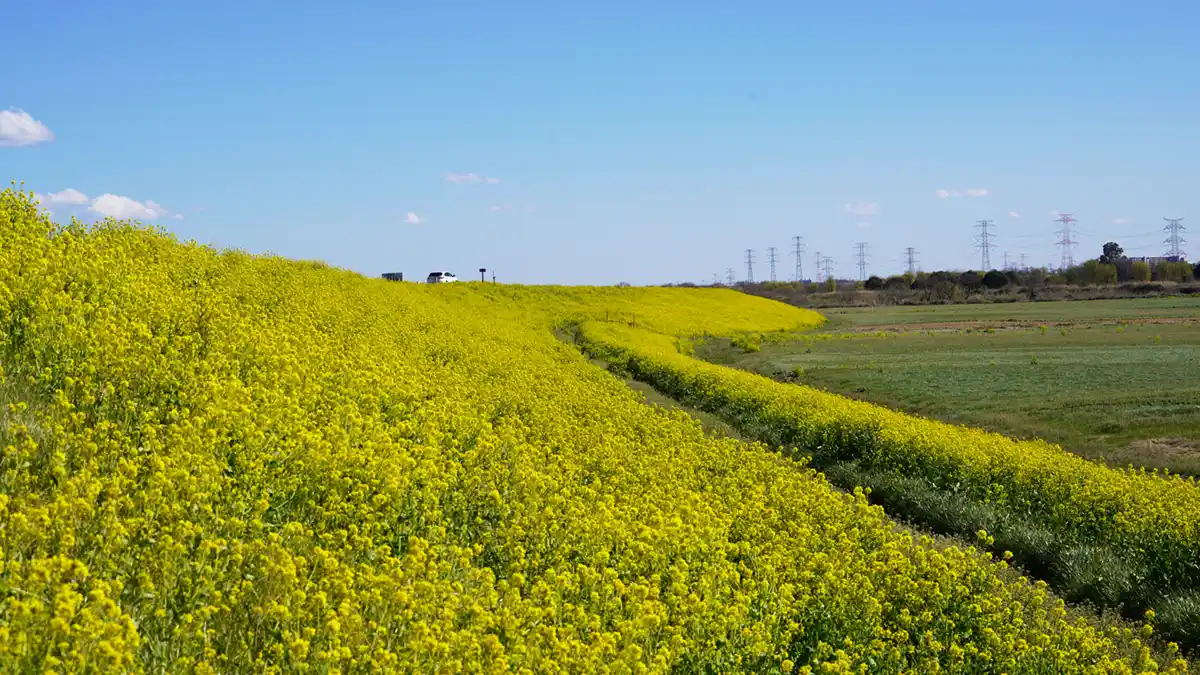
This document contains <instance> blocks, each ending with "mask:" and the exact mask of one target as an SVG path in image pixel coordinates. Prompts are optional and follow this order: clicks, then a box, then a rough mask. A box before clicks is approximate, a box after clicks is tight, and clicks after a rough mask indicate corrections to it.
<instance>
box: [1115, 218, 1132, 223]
mask: <svg viewBox="0 0 1200 675" xmlns="http://www.w3.org/2000/svg"><path fill="white" fill-rule="evenodd" d="M1128 224H1129V221H1128V220H1127V219H1125V218H1114V219H1113V225H1128Z"/></svg>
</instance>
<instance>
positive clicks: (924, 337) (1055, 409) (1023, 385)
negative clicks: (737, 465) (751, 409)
mask: <svg viewBox="0 0 1200 675" xmlns="http://www.w3.org/2000/svg"><path fill="white" fill-rule="evenodd" d="M827 316H828V317H829V318H830V323H829V325H828V326H827V329H826V330H824V331H822V333H823V334H822V335H820V336H819V337H821V338H828V337H834V339H810V340H800V341H774V342H773V341H771V340H766V341H763V342H761V350H760V351H747V350H746V349H744V348H736V347H732V346H730V344H729V342H728V341H711V342H710V343H708V344H707V345H705V346H702V347H701V348H700V350H699V352H700V354H701V356H703V357H705V358H708V359H710V360H713V361H714V362H718V363H724V364H729V365H733V366H736V367H739V368H745V369H749V370H753V371H756V372H760V373H763V374H764V375H768V376H771V377H776V378H779V379H785V380H788V381H794V382H803V383H804V384H807V385H811V386H815V387H820V388H822V389H826V390H829V391H832V392H837V393H840V394H844V395H847V396H851V397H854V398H860V399H863V400H867V401H872V402H875V403H879V404H882V405H887V406H890V407H894V408H898V409H901V410H905V411H908V412H912V413H917V414H921V415H925V416H929V417H933V418H936V419H940V420H944V421H947V422H951V423H955V424H968V425H971V426H977V427H982V428H984V429H990V430H993V431H997V432H1000V433H1004V434H1007V435H1010V436H1014V437H1018V438H1043V439H1046V440H1049V441H1053V442H1055V443H1059V444H1061V445H1063V446H1064V447H1066V448H1067V449H1069V450H1071V451H1074V452H1077V453H1079V454H1081V455H1083V456H1085V457H1089V458H1103V459H1104V461H1106V462H1109V463H1112V464H1118V465H1128V464H1134V465H1136V466H1144V467H1148V468H1168V469H1170V470H1172V471H1177V472H1182V473H1188V474H1195V473H1200V298H1154V299H1137V300H1094V301H1080V302H1043V303H1019V304H1005V305H938V306H925V307H889V308H876V309H853V310H831V311H829V312H827Z"/></svg>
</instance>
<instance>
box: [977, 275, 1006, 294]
mask: <svg viewBox="0 0 1200 675" xmlns="http://www.w3.org/2000/svg"><path fill="white" fill-rule="evenodd" d="M1008 281H1009V279H1008V275H1006V274H1005V273H1004V272H1001V271H999V270H992V271H990V272H988V273H987V274H985V275H983V285H984V286H985V287H987V288H989V289H991V290H993V291H994V290H997V289H1000V288H1004V287H1005V286H1007V285H1008Z"/></svg>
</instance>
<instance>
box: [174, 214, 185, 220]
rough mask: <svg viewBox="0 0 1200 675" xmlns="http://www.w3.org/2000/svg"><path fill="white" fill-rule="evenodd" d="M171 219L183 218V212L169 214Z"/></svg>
mask: <svg viewBox="0 0 1200 675" xmlns="http://www.w3.org/2000/svg"><path fill="white" fill-rule="evenodd" d="M171 220H183V214H182V213H176V214H175V215H173V216H171Z"/></svg>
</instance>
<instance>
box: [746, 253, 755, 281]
mask: <svg viewBox="0 0 1200 675" xmlns="http://www.w3.org/2000/svg"><path fill="white" fill-rule="evenodd" d="M746 283H748V284H752V283H754V249H752V248H748V249H746Z"/></svg>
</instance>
